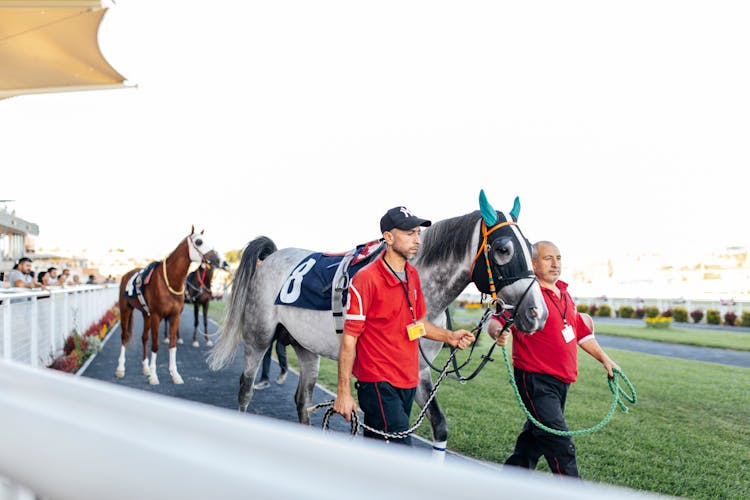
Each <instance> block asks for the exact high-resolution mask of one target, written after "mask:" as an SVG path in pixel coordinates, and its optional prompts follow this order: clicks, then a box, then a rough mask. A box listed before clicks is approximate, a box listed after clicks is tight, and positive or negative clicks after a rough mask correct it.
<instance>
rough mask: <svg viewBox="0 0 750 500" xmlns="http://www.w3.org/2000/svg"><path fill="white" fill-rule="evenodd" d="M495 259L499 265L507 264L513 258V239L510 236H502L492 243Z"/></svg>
mask: <svg viewBox="0 0 750 500" xmlns="http://www.w3.org/2000/svg"><path fill="white" fill-rule="evenodd" d="M492 247H493V250H494V259H495V262H496V263H497V264H498V265H503V264H507V263H508V262H510V260H511V259H512V258H513V252H514V248H513V241H512V240H511V239H510V238H500V239H499V240H497V241H496V242H495V243H493V245H492Z"/></svg>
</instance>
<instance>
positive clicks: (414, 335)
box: [406, 323, 427, 340]
mask: <svg viewBox="0 0 750 500" xmlns="http://www.w3.org/2000/svg"><path fill="white" fill-rule="evenodd" d="M406 333H407V335H409V340H417V339H418V338H419V337H424V336H425V335H426V334H427V332H426V331H425V329H424V324H423V323H412V324H411V325H409V326H407V327H406Z"/></svg>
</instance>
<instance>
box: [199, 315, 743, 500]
mask: <svg viewBox="0 0 750 500" xmlns="http://www.w3.org/2000/svg"><path fill="white" fill-rule="evenodd" d="M216 304H219V303H216ZM212 308H214V303H212ZM217 309H218V308H217ZM216 317H218V318H220V317H221V314H219V315H217V316H216ZM644 329H645V328H644ZM701 331H703V332H705V330H701ZM482 338H483V339H484V340H483V341H482V343H481V344H480V347H483V348H485V347H486V346H487V345H488V340H487V339H486V336H485V335H483V336H482ZM477 349H479V347H478V348H477ZM483 352H484V351H483ZM579 352H580V357H579V360H580V362H579V364H580V374H579V379H578V382H576V383H575V384H573V385H572V386H571V389H570V393H569V396H568V404H567V408H566V416H567V421H568V425H569V426H570V428H571V429H580V428H587V427H591V426H593V425H595V424H596V423H598V422H599V421H600V420H601V419H602V418H603V417H604V416H605V415H606V413H607V411H608V410H609V405H610V403H611V393H610V392H609V388H608V386H607V382H606V376H605V374H604V371H603V369H602V367H601V365H600V364H599V363H598V362H596V361H595V360H594V359H592V358H591V357H590V356H588V355H587V354H585V353H584V352H583V351H580V350H579ZM447 354H448V351H447V349H444V352H443V353H442V354H441V355H440V356H439V357H438V359H437V360H436V364H437V365H438V366H442V364H443V363H444V361H445V356H447ZM462 354H463V353H462ZM608 354H610V356H611V357H612V358H613V359H615V360H616V361H617V363H618V364H619V365H620V366H621V367H622V369H623V371H624V372H625V374H626V375H627V376H628V378H629V379H630V380H631V382H632V383H633V385H634V386H635V389H636V391H637V394H638V404H636V405H630V404H628V406H630V411H629V413H628V414H623V413H622V412H620V411H619V410H617V412H616V413H615V415H614V417H613V418H612V420H611V421H610V422H609V424H608V425H607V426H606V427H604V428H603V429H602V430H600V431H599V432H597V433H595V434H592V435H587V436H579V437H576V438H575V442H576V446H577V449H578V464H579V469H580V471H581V474H582V476H583V477H584V478H585V479H587V480H591V481H596V482H601V483H606V484H612V485H621V486H625V487H629V488H635V489H641V490H648V491H652V492H657V493H662V494H668V495H675V496H681V497H687V498H738V499H739V498H750V476H749V475H748V473H747V463H748V460H750V452H749V451H748V450H750V427H749V426H748V422H750V404H749V403H748V402H749V401H750V370H748V369H744V368H736V367H728V366H721V365H716V364H712V363H701V362H697V361H684V360H679V359H674V358H667V357H663V356H653V355H648V354H641V353H633V352H628V351H621V350H616V349H610V350H608ZM464 355H465V354H464ZM474 356H475V359H478V358H479V353H478V352H477V351H475V354H474ZM493 357H494V358H495V362H494V363H488V365H487V366H486V367H485V370H484V371H483V372H482V373H481V374H480V375H479V376H478V377H477V378H475V379H474V380H472V381H471V382H468V383H467V384H463V385H462V384H459V383H458V382H456V381H454V380H446V381H445V382H443V384H442V385H441V386H440V389H439V391H438V399H439V401H440V404H441V406H442V408H443V411H444V412H445V414H446V417H447V418H448V426H449V430H450V437H449V441H448V446H449V448H450V449H451V450H454V451H457V452H459V453H462V454H464V455H468V456H471V457H474V458H477V459H480V460H485V461H489V462H495V463H502V462H503V461H504V460H505V459H506V458H507V456H508V455H509V454H510V453H511V451H512V449H513V445H514V443H515V439H516V436H517V434H518V431H519V430H520V428H521V426H522V425H523V422H524V416H523V413H522V410H521V409H520V408H519V407H518V403H517V402H516V400H515V397H514V395H513V392H512V389H511V387H510V385H509V383H508V375H507V372H506V368H505V365H504V362H503V357H502V353H501V352H500V350H499V349H496V350H495V354H494V355H493ZM289 361H290V364H291V365H292V366H294V367H297V368H298V366H299V365H298V363H297V360H296V357H295V356H294V353H293V350H291V349H290V350H289ZM473 363H474V362H472V365H473ZM435 376H436V375H434V376H433V378H434V377H435ZM336 381H337V368H336V362H335V361H332V360H329V359H321V364H320V375H319V383H320V384H321V385H323V386H325V387H327V388H329V389H331V390H333V391H335V388H336ZM418 413H419V407H417V406H416V405H415V407H414V410H413V412H412V417H413V418H416V416H417V414H418ZM417 434H419V435H421V436H423V437H425V438H428V439H429V438H430V429H429V424H428V423H427V422H425V423H423V424H422V426H420V428H419V429H418V430H417ZM539 469H540V470H549V469H548V468H547V465H546V463H544V460H542V463H540V465H539Z"/></svg>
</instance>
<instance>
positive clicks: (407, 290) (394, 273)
mask: <svg viewBox="0 0 750 500" xmlns="http://www.w3.org/2000/svg"><path fill="white" fill-rule="evenodd" d="M383 262H385V265H386V266H387V267H388V269H390V271H391V272H392V273H393V275H394V276H395V277H396V279H397V280H398V282H399V283H400V284H401V289H402V290H403V291H404V295H405V296H406V303H407V304H408V305H409V311H410V312H411V319H412V322H414V323H416V322H417V317H416V316H415V315H414V307H413V306H412V305H411V300H409V273H407V272H406V267H405V266H404V275H406V284H404V281H403V280H402V279H401V278H399V277H398V274H396V271H394V270H393V268H392V267H391V265H390V264H389V263H388V261H387V260H385V254H383Z"/></svg>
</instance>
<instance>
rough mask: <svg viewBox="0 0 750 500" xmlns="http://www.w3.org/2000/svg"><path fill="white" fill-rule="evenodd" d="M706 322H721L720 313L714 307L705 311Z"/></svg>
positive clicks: (711, 323) (716, 323)
mask: <svg viewBox="0 0 750 500" xmlns="http://www.w3.org/2000/svg"><path fill="white" fill-rule="evenodd" d="M706 323H708V324H709V325H718V324H721V313H720V312H719V311H717V310H716V309H708V310H707V311H706Z"/></svg>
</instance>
